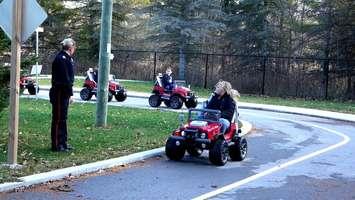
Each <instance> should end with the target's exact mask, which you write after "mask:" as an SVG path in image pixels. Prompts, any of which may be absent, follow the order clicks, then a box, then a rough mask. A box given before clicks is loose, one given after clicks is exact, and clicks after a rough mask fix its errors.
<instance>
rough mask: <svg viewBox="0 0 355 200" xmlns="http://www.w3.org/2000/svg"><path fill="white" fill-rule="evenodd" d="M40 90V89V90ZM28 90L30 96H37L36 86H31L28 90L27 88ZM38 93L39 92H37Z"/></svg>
mask: <svg viewBox="0 0 355 200" xmlns="http://www.w3.org/2000/svg"><path fill="white" fill-rule="evenodd" d="M38 89H39V88H38ZM27 90H28V93H29V94H30V95H35V94H36V87H35V86H34V85H31V86H29V87H28V88H27ZM37 92H38V91H37Z"/></svg>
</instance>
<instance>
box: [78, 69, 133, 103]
mask: <svg viewBox="0 0 355 200" xmlns="http://www.w3.org/2000/svg"><path fill="white" fill-rule="evenodd" d="M83 87H84V88H83V89H82V90H81V91H80V98H81V99H82V100H84V101H89V100H90V99H91V97H92V95H95V96H96V95H97V84H96V83H95V82H94V81H91V80H90V79H89V78H86V79H85V82H84V84H83ZM108 89H109V91H108V101H109V102H110V101H111V100H112V98H113V96H115V99H116V100H117V101H119V102H122V101H124V100H126V98H127V91H126V89H125V88H124V87H123V86H121V85H120V84H119V82H117V81H116V80H115V77H114V76H113V75H111V78H110V80H109V88H108Z"/></svg>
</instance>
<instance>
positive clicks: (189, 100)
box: [149, 74, 197, 109]
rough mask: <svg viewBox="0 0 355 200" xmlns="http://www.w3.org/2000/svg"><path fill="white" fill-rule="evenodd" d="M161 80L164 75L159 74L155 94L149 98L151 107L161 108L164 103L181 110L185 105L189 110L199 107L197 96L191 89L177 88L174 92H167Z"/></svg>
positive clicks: (154, 88)
mask: <svg viewBox="0 0 355 200" xmlns="http://www.w3.org/2000/svg"><path fill="white" fill-rule="evenodd" d="M161 78H162V75H161V74H159V75H158V76H157V80H156V82H155V84H154V87H153V91H152V93H153V94H152V95H151V96H150V97H149V105H150V106H151V107H159V106H160V104H161V103H162V102H164V104H165V105H166V106H167V107H171V108H173V109H180V108H181V107H182V106H183V104H184V103H185V106H186V107H187V108H195V107H196V106H197V96H195V94H194V92H192V91H191V89H190V88H186V87H183V86H175V88H174V89H173V90H171V91H167V90H165V88H164V87H163V84H162V81H161Z"/></svg>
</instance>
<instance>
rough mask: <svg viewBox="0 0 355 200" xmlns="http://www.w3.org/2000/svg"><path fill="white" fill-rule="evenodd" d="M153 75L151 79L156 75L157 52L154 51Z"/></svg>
mask: <svg viewBox="0 0 355 200" xmlns="http://www.w3.org/2000/svg"><path fill="white" fill-rule="evenodd" d="M153 73H154V76H153V80H155V77H156V75H157V52H156V51H155V52H154V72H153Z"/></svg>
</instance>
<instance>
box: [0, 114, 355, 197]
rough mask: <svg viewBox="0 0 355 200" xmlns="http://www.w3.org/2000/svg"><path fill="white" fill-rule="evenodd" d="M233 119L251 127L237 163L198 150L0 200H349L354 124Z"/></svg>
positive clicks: (354, 180)
mask: <svg viewBox="0 0 355 200" xmlns="http://www.w3.org/2000/svg"><path fill="white" fill-rule="evenodd" d="M241 116H242V118H243V119H244V120H247V121H249V122H251V123H252V124H253V126H254V127H255V129H253V131H252V132H251V133H250V134H249V136H248V137H247V139H248V142H249V153H248V157H247V159H246V160H244V161H242V162H228V163H227V165H226V166H223V167H216V166H213V165H211V164H210V163H209V162H208V158H207V157H206V154H204V155H203V156H202V157H201V158H192V157H189V156H186V157H185V159H184V160H183V161H182V162H173V161H169V160H167V158H166V157H165V156H163V157H161V158H155V159H151V160H148V161H146V162H144V163H140V164H137V165H134V166H131V167H127V168H124V169H121V170H118V172H114V173H109V174H105V175H101V176H90V177H86V178H82V179H78V180H73V181H69V182H67V184H68V185H69V188H70V189H71V190H72V191H71V192H58V191H53V190H49V189H48V188H46V187H44V188H43V187H36V188H32V189H30V190H27V191H24V192H17V193H9V194H5V195H2V196H0V199H4V200H10V199H11V200H12V199H24V200H26V199H68V200H76V199H88V200H94V199H95V200H101V199H102V200H104V199H105V200H106V199H107V200H111V199H112V200H117V199H192V198H197V199H200V197H201V199H202V197H210V198H212V199H297V200H298V199H322V200H323V199H355V191H354V190H353V188H355V170H353V166H354V150H355V143H354V138H355V124H354V123H345V122H340V121H334V120H326V119H320V118H314V117H304V116H299V115H290V114H279V113H272V112H265V111H255V110H241ZM206 194H207V196H201V195H206Z"/></svg>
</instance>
